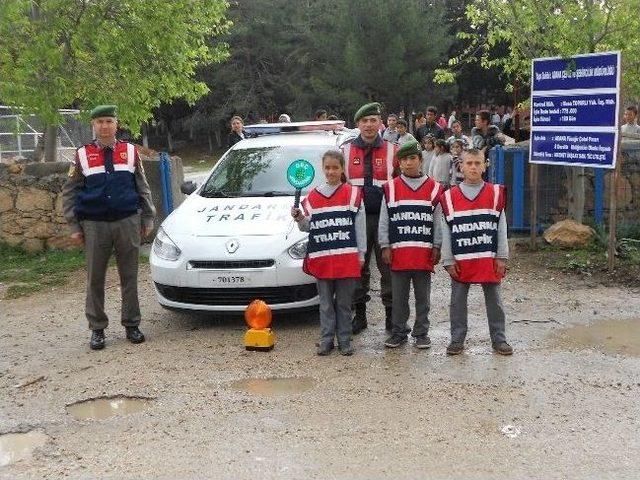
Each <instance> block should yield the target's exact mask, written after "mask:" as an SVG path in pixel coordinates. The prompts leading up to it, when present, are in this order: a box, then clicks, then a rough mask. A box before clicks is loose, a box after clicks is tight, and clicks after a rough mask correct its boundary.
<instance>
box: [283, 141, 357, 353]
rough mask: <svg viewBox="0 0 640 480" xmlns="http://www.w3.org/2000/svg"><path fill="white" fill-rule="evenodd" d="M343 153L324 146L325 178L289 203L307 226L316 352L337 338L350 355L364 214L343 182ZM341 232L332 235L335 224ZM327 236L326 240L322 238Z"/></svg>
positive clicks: (307, 265)
mask: <svg viewBox="0 0 640 480" xmlns="http://www.w3.org/2000/svg"><path fill="white" fill-rule="evenodd" d="M344 167H345V165H344V157H343V156H342V153H341V152H339V151H334V150H329V151H327V152H325V154H324V155H323V156H322V170H323V171H324V175H325V179H326V183H325V184H324V185H321V186H319V187H316V188H314V189H313V190H311V192H309V195H307V197H306V198H305V199H304V200H303V201H302V210H303V211H304V213H303V212H302V211H301V210H300V209H299V208H292V209H291V216H292V217H293V218H294V219H295V221H296V222H297V223H298V228H300V230H301V231H303V232H309V245H308V246H307V255H306V257H305V259H304V263H303V267H302V268H303V270H304V271H305V273H307V274H309V275H312V276H314V277H316V279H317V281H318V296H319V297H320V342H319V344H318V350H317V353H318V355H322V356H325V355H329V353H331V350H333V348H334V343H333V341H334V338H336V337H337V339H338V349H339V350H340V353H341V354H342V355H353V347H352V346H351V334H352V330H351V302H352V301H353V292H354V291H355V288H356V285H357V283H358V279H359V278H360V269H361V268H362V265H363V264H364V255H365V252H366V251H367V233H366V217H365V212H364V205H363V204H362V194H361V192H360V189H359V188H358V187H354V186H351V185H350V184H348V183H346V181H347V179H346V177H345V174H344V170H345V168H344ZM335 225H341V227H340V229H339V230H340V231H341V232H342V233H343V235H342V236H340V239H338V240H335V239H334V237H335V233H336V231H337V230H336V227H335ZM325 238H331V240H324V239H325Z"/></svg>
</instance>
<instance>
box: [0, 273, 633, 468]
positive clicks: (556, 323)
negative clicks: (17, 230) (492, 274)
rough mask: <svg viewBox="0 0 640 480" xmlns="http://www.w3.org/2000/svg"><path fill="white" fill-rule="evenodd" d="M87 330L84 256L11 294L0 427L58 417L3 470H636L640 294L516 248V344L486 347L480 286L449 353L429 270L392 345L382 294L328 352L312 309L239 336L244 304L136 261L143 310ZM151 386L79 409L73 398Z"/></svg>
mask: <svg viewBox="0 0 640 480" xmlns="http://www.w3.org/2000/svg"><path fill="white" fill-rule="evenodd" d="M108 285H109V288H108V290H107V297H108V298H107V303H108V311H109V313H110V317H111V318H112V324H111V327H110V328H109V329H108V330H107V342H108V343H107V347H106V349H105V350H103V351H100V352H92V351H90V350H89V348H88V338H89V334H88V331H87V329H86V328H87V327H86V324H85V319H84V315H83V305H84V280H83V278H82V272H79V273H78V278H77V280H76V281H74V282H72V283H71V284H69V285H68V286H66V287H60V288H57V289H56V290H53V291H49V292H45V293H39V294H36V295H33V296H31V297H27V298H22V299H17V300H3V301H0V351H1V352H2V353H1V356H0V371H1V373H0V389H1V391H2V395H1V396H0V433H8V432H27V431H29V430H32V431H33V430H35V431H37V432H40V433H44V434H46V435H47V438H46V442H45V443H44V445H42V446H40V447H38V448H36V449H35V450H34V451H33V453H32V455H31V456H30V457H28V458H25V459H23V460H20V461H16V462H15V463H12V464H9V465H7V466H4V467H0V478H18V479H22V478H56V479H57V478H62V477H65V478H114V479H115V478H118V479H120V478H220V479H223V478H224V479H226V478H229V479H249V478H251V479H254V478H258V479H271V478H273V479H275V478H278V479H303V478H304V479H307V478H318V479H323V480H326V479H333V478H335V479H373V478H376V479H379V478H389V479H418V478H419V479H425V478H430V479H431V478H433V479H486V478H516V479H519V478H522V479H525V478H526V479H537V478H539V479H555V478H557V479H565V478H570V479H576V478H593V479H606V478H616V479H623V478H629V479H631V478H638V476H639V475H640V473H639V471H640V460H639V458H640V435H639V433H638V432H639V428H638V427H639V426H640V403H639V401H638V399H639V398H640V396H639V394H640V330H639V329H640V323H639V322H640V296H639V295H638V294H639V292H640V291H639V290H638V289H637V288H629V287H607V286H603V285H601V284H599V283H597V282H594V281H584V280H583V279H579V278H576V277H573V276H566V275H565V274H562V273H557V272H550V271H546V270H542V269H535V268H532V267H531V266H530V265H529V264H528V263H527V262H526V261H514V262H512V265H511V270H510V272H509V277H508V279H507V280H506V281H505V283H504V289H503V297H504V303H505V307H506V311H507V321H508V325H507V335H508V338H509V340H510V341H511V343H512V345H513V346H514V348H515V354H514V355H513V357H501V356H498V355H495V354H493V353H492V352H491V349H490V344H489V342H488V332H487V326H486V320H485V319H484V317H483V312H482V310H483V307H482V300H481V295H480V291H479V289H477V288H474V289H472V295H471V298H470V304H472V305H473V304H475V305H479V306H477V307H474V308H471V309H470V310H471V314H470V331H469V338H468V348H467V350H466V353H465V354H463V355H460V356H458V357H447V356H446V355H445V347H446V344H447V342H448V294H449V288H448V281H447V277H446V275H445V273H444V272H443V271H441V270H439V271H438V272H437V274H436V276H435V277H434V286H433V292H432V311H431V324H432V327H431V338H432V341H433V347H432V349H431V350H429V351H418V350H416V349H415V348H414V347H413V345H411V344H408V345H406V346H404V347H402V348H399V349H395V350H386V349H385V348H384V347H383V345H382V342H383V340H384V338H385V332H384V321H383V309H382V306H381V304H380V303H379V301H378V300H377V299H376V300H374V301H372V302H371V303H370V304H369V305H370V309H369V310H370V327H369V329H368V330H366V331H365V332H364V333H362V334H361V335H359V336H358V337H357V338H356V340H355V342H354V345H355V347H356V348H357V352H356V354H355V355H354V356H353V357H350V358H347V357H342V356H339V355H337V354H334V355H331V356H329V357H322V358H321V357H317V356H316V355H315V354H314V350H315V349H314V342H315V340H316V336H317V333H318V328H317V317H316V316H314V315H313V314H300V315H293V316H288V317H278V318H276V322H275V330H276V333H277V336H278V343H277V345H276V348H275V350H273V351H272V352H269V353H264V352H247V351H245V350H244V348H243V346H242V336H243V333H244V330H245V327H244V324H243V322H242V319H241V318H238V317H236V318H233V317H232V318H229V317H226V318H211V317H202V316H193V315H183V314H178V313H174V312H169V311H166V310H164V309H162V308H161V307H160V306H159V305H158V303H157V302H156V299H155V296H154V293H153V289H152V284H151V280H150V276H149V270H148V266H145V267H143V270H142V272H141V288H140V296H141V301H142V310H143V317H144V320H143V324H142V326H141V328H142V329H143V331H144V332H145V334H146V335H147V342H146V343H144V344H142V345H132V344H130V343H128V342H127V341H126V340H125V339H124V331H123V329H122V328H121V327H120V325H119V322H118V317H119V307H118V297H119V290H118V287H117V282H116V277H115V272H114V271H111V272H110V276H109V280H108ZM122 395H126V396H132V397H143V398H145V399H152V400H151V401H147V402H145V403H144V405H145V409H143V410H142V411H139V412H137V413H130V414H121V415H116V416H112V417H109V418H106V419H103V420H76V419H74V417H73V416H72V415H71V414H70V412H69V409H68V405H70V404H73V403H75V402H78V401H81V400H84V399H89V398H95V397H111V396H114V397H115V396H122Z"/></svg>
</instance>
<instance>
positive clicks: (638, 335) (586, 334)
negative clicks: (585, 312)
mask: <svg viewBox="0 0 640 480" xmlns="http://www.w3.org/2000/svg"><path fill="white" fill-rule="evenodd" d="M556 340H557V342H558V344H559V345H560V346H563V347H569V348H574V349H583V348H595V349H598V350H601V351H603V352H604V353H612V354H619V355H628V356H632V357H640V319H631V320H605V321H602V322H598V323H594V324H592V325H575V326H573V327H569V328H567V329H565V330H562V331H561V332H560V334H559V336H557V337H556Z"/></svg>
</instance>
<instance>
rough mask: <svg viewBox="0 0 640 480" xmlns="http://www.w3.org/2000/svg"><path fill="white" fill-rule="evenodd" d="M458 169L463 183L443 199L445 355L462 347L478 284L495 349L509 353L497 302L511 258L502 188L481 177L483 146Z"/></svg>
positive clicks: (469, 152)
mask: <svg viewBox="0 0 640 480" xmlns="http://www.w3.org/2000/svg"><path fill="white" fill-rule="evenodd" d="M460 167H461V171H462V175H463V177H464V180H463V182H462V183H460V184H459V185H457V186H455V187H453V188H452V189H450V190H447V191H446V192H445V194H444V196H443V199H442V202H441V204H442V209H443V213H444V218H445V225H444V228H443V231H442V259H443V263H444V267H445V269H446V270H447V272H449V275H451V310H450V319H451V343H450V344H449V346H448V347H447V354H449V355H458V354H460V353H462V351H463V350H464V341H465V338H466V335H467V296H468V294H469V286H470V285H471V284H472V283H479V284H480V285H481V286H482V290H483V292H484V301H485V306H486V309H487V318H488V320H489V332H490V335H491V344H492V346H493V349H494V350H495V351H496V352H497V353H499V354H501V355H511V354H512V353H513V349H512V348H511V345H509V344H508V343H507V341H506V337H505V315H504V308H503V306H502V302H501V300H500V282H501V281H502V278H503V277H504V276H505V272H506V261H507V258H508V256H509V246H508V244H507V220H506V217H505V212H504V208H505V203H506V199H505V193H504V187H503V186H502V185H493V184H491V183H488V182H484V181H483V180H482V174H483V173H484V171H485V161H484V154H483V153H482V151H481V150H476V149H471V150H467V151H466V152H464V153H463V156H462V163H461V164H460Z"/></svg>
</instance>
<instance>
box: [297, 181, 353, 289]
mask: <svg viewBox="0 0 640 480" xmlns="http://www.w3.org/2000/svg"><path fill="white" fill-rule="evenodd" d="M361 203H362V195H361V193H360V189H359V188H357V187H353V186H351V185H349V184H348V183H343V184H342V185H341V186H340V187H338V188H337V189H336V191H335V192H333V194H332V195H331V196H329V197H325V196H324V195H323V194H322V193H320V192H319V191H318V190H317V189H315V188H314V189H313V190H311V192H310V193H309V195H307V197H306V198H305V199H304V201H303V202H302V208H303V210H304V212H305V215H306V216H308V217H310V218H309V243H308V245H307V256H306V257H305V259H304V264H303V270H304V271H305V272H306V273H308V274H309V275H313V276H314V277H316V278H321V279H334V278H357V277H360V260H359V258H358V244H357V241H356V215H357V213H358V210H359V209H360V205H361Z"/></svg>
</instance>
